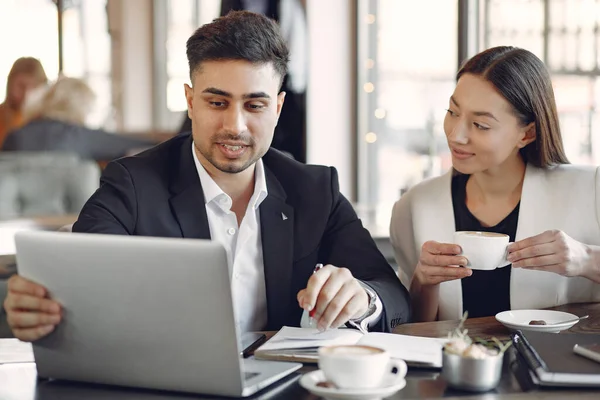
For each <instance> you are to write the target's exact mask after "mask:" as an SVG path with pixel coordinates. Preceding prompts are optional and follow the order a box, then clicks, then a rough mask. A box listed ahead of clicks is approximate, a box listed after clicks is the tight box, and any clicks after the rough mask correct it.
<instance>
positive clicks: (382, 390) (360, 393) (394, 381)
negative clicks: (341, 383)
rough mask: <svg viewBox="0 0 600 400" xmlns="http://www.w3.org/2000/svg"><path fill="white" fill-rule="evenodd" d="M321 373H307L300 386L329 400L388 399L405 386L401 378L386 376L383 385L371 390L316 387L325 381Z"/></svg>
mask: <svg viewBox="0 0 600 400" xmlns="http://www.w3.org/2000/svg"><path fill="white" fill-rule="evenodd" d="M325 380H326V379H325V374H324V373H323V371H321V370H320V369H319V370H316V371H312V372H308V373H306V374H304V375H303V376H302V378H300V385H301V386H302V387H303V388H304V389H306V390H308V391H309V392H311V393H312V394H315V395H317V396H321V397H324V398H326V399H331V400H376V399H381V398H384V397H388V396H391V395H393V394H394V393H396V392H397V391H398V390H400V389H402V388H403V387H404V386H406V380H405V379H404V377H403V376H394V375H392V374H390V375H388V376H387V377H386V378H384V380H383V384H382V385H381V386H380V387H378V388H372V389H332V388H325V387H320V386H317V383H319V382H323V381H325Z"/></svg>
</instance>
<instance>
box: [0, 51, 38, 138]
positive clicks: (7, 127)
mask: <svg viewBox="0 0 600 400" xmlns="http://www.w3.org/2000/svg"><path fill="white" fill-rule="evenodd" d="M47 82H48V78H47V77H46V73H45V72H44V68H43V67H42V64H41V63H40V62H39V60H37V59H35V58H32V57H22V58H19V59H18V60H16V61H15V62H14V64H13V66H12V68H11V69H10V72H9V73H8V79H7V82H6V99H5V100H4V102H3V103H2V104H0V145H1V144H2V142H3V141H4V139H5V138H6V135H7V134H8V132H10V131H11V130H13V129H15V128H18V127H20V126H21V125H23V123H24V121H23V115H22V108H23V104H24V103H25V100H26V98H27V94H28V93H29V92H30V91H31V90H32V89H35V88H37V87H39V86H41V85H45V84H46V83H47Z"/></svg>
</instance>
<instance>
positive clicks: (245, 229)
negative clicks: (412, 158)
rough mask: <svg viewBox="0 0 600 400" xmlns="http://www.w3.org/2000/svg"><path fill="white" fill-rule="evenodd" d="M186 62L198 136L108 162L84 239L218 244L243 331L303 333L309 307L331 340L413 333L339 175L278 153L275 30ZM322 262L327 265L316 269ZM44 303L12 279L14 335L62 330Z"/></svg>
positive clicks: (239, 23) (259, 22) (220, 42)
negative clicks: (100, 236)
mask: <svg viewBox="0 0 600 400" xmlns="http://www.w3.org/2000/svg"><path fill="white" fill-rule="evenodd" d="M187 56H188V60H189V65H190V76H191V82H192V86H191V87H190V86H188V85H186V86H185V96H186V99H187V104H188V114H189V116H190V118H191V120H192V134H191V135H189V134H188V135H179V136H177V137H175V138H174V139H171V140H169V141H167V142H165V143H163V144H161V145H159V146H157V147H155V148H153V149H150V150H148V151H146V152H144V153H142V154H140V155H138V156H135V157H129V158H123V159H120V160H117V161H114V162H112V163H110V164H108V166H107V167H106V169H105V171H104V174H103V176H102V179H101V187H100V188H99V189H98V191H97V192H96V193H95V194H94V195H93V196H92V197H91V198H90V200H89V201H88V202H87V204H86V205H85V206H84V208H83V210H82V211H81V214H80V215H79V219H78V221H77V222H76V223H75V225H74V231H76V232H95V233H109V234H123V235H145V236H164V237H185V238H200V239H209V238H212V240H217V241H219V242H220V243H222V244H223V246H224V247H225V249H226V251H227V254H228V260H229V263H230V268H231V270H232V290H233V296H234V308H235V315H236V323H237V324H238V326H239V329H240V330H241V331H248V330H262V329H267V330H275V329H279V328H281V327H282V326H283V325H295V326H298V325H299V324H300V320H301V317H302V312H303V310H304V311H306V312H309V311H312V312H314V321H315V324H316V326H317V327H318V328H319V329H327V328H329V327H337V326H340V325H343V324H344V323H346V322H347V321H350V322H351V323H353V324H355V325H357V324H361V326H362V327H363V328H364V327H366V326H365V325H367V324H368V325H369V326H368V328H369V329H372V330H386V331H389V330H391V329H392V328H393V327H394V326H395V325H396V324H398V323H401V322H406V321H407V320H408V317H409V315H408V314H409V306H408V293H407V291H406V290H405V288H404V287H403V286H402V284H401V283H400V281H399V280H398V279H397V277H396V275H395V273H394V272H393V270H392V268H390V266H389V265H388V264H387V262H386V260H385V259H384V257H383V256H382V255H381V253H380V252H379V251H378V250H377V248H376V246H375V243H374V242H373V240H372V239H371V237H370V235H369V233H368V232H367V231H366V230H365V229H364V228H363V227H362V225H361V223H360V220H358V218H357V216H356V214H355V212H354V211H353V209H352V207H351V205H350V203H349V202H348V201H347V200H346V199H345V198H344V197H343V196H342V195H341V194H340V192H339V188H338V179H337V173H336V171H335V169H333V168H327V167H322V166H306V165H303V164H301V163H298V162H296V161H294V160H291V159H289V158H288V157H286V156H284V155H282V154H281V153H280V152H278V151H277V150H274V149H269V146H270V143H271V140H272V139H273V132H274V129H275V125H276V124H277V119H278V117H279V114H280V112H281V108H282V106H283V103H284V98H285V93H284V92H280V87H281V82H282V79H283V77H284V76H285V74H286V68H287V62H288V50H287V48H286V45H285V42H284V40H283V38H282V37H281V35H280V33H279V30H278V27H277V25H276V24H275V23H274V22H273V21H272V20H270V19H268V18H266V17H264V16H261V15H258V14H254V13H250V12H233V13H230V14H228V15H227V16H226V17H222V18H219V19H217V20H215V21H214V22H213V23H210V24H207V25H204V26H203V27H201V28H199V29H198V30H197V31H196V32H195V33H194V35H192V37H191V38H190V39H189V40H188V42H187ZM174 262H176V260H174ZM198 263H199V264H200V265H201V263H202V260H198ZM317 263H322V264H325V267H324V268H322V269H320V270H318V271H316V272H315V270H316V269H315V265H316V264H317ZM359 279H360V281H359ZM46 295H47V292H46V290H45V289H44V288H43V287H41V286H39V285H36V284H34V283H33V282H29V281H27V280H25V279H24V278H21V277H18V276H15V277H13V278H11V280H10V282H9V294H8V296H7V299H6V301H5V308H6V310H7V316H8V318H7V319H8V322H9V325H10V326H11V328H12V330H13V332H14V334H15V336H16V337H18V338H20V339H22V340H36V339H39V338H40V337H42V336H44V335H46V334H48V333H49V332H51V331H52V330H53V329H54V327H55V325H56V324H58V323H59V322H60V318H61V313H60V306H59V304H57V303H56V302H54V301H51V300H49V299H48V298H46Z"/></svg>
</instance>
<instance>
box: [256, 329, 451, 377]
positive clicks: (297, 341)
mask: <svg viewBox="0 0 600 400" xmlns="http://www.w3.org/2000/svg"><path fill="white" fill-rule="evenodd" d="M446 341H447V339H446V338H443V339H438V338H428V337H420V336H408V335H395V334H390V333H378V332H370V333H367V334H362V333H361V332H359V331H357V330H354V329H344V328H342V329H329V330H326V331H324V332H319V331H318V330H317V329H309V328H294V327H289V326H284V327H283V328H281V330H280V331H279V332H277V333H276V334H275V335H274V336H273V337H272V338H271V339H270V340H269V341H268V342H266V343H265V344H263V345H262V346H261V347H259V348H258V349H257V350H256V351H255V352H254V356H255V357H256V358H259V359H265V360H277V361H297V362H303V363H316V362H318V360H319V356H318V349H319V347H321V346H332V345H344V344H361V345H365V346H373V347H379V348H383V349H385V350H387V351H388V352H389V353H390V355H391V357H392V358H397V359H402V360H404V361H405V362H406V363H407V364H408V365H409V366H413V367H423V368H441V367H442V346H443V345H444V343H446Z"/></svg>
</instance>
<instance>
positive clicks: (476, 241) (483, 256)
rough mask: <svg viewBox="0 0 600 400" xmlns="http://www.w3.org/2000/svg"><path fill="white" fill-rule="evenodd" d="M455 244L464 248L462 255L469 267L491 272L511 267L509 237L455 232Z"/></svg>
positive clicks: (485, 233)
mask: <svg viewBox="0 0 600 400" xmlns="http://www.w3.org/2000/svg"><path fill="white" fill-rule="evenodd" d="M454 243H455V244H457V245H459V246H460V247H461V248H462V253H461V255H462V256H464V257H465V258H466V259H467V260H468V264H467V267H469V268H471V269H479V270H485V271H490V270H493V269H496V268H501V267H505V266H507V265H510V261H508V260H507V259H506V256H507V255H508V250H507V247H508V245H509V244H511V243H512V242H509V236H508V235H505V234H503V233H495V232H473V231H458V232H454Z"/></svg>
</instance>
